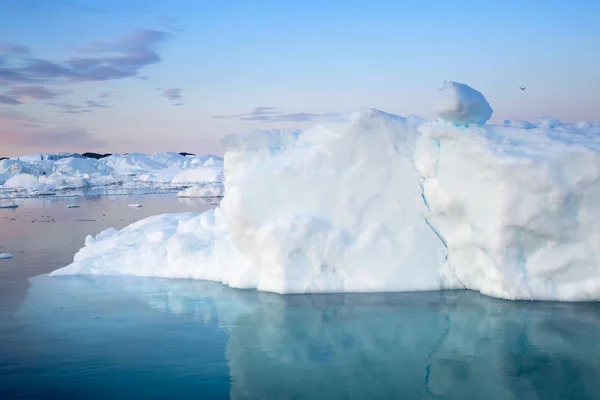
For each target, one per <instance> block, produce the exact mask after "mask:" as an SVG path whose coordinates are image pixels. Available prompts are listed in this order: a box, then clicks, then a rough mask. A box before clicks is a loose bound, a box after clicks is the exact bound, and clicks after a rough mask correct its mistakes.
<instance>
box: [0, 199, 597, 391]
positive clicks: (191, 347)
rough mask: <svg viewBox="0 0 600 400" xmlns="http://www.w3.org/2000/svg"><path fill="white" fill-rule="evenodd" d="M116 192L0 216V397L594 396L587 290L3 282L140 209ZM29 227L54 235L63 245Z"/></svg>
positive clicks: (592, 314)
mask: <svg viewBox="0 0 600 400" xmlns="http://www.w3.org/2000/svg"><path fill="white" fill-rule="evenodd" d="M116 201H117V204H114V202H110V201H109V200H97V201H96V202H95V203H94V204H90V203H86V202H85V201H84V202H83V203H82V204H81V205H82V207H81V208H79V209H76V212H78V213H85V212H86V211H85V210H86V209H87V210H88V211H87V212H88V213H89V212H90V211H89V210H90V209H91V210H94V212H93V214H94V215H96V217H94V218H82V217H81V216H82V215H84V214H81V215H79V214H70V213H69V212H68V211H65V209H64V204H58V205H56V204H54V203H52V204H50V205H46V206H44V207H45V208H44V211H39V212H38V214H43V216H44V218H47V219H48V220H52V219H54V220H55V222H43V224H45V225H39V226H38V225H36V224H37V222H36V223H32V222H30V220H33V219H35V218H33V217H32V218H30V215H31V213H35V212H36V211H35V210H37V208H36V207H37V206H36V203H31V204H29V206H27V205H23V207H22V208H21V211H18V212H16V213H12V214H8V215H10V216H14V220H13V221H12V225H10V226H11V227H12V229H11V230H10V232H6V231H5V232H4V236H3V235H2V234H1V233H2V232H0V242H1V243H0V245H3V246H8V247H12V248H16V247H19V246H20V247H19V249H18V250H19V251H14V254H15V259H13V260H9V261H7V262H6V263H3V264H0V291H1V292H2V293H0V295H1V296H0V398H1V399H10V398H26V399H187V398H198V399H211V398H233V399H384V398H394V399H486V400H492V399H599V398H600V379H598V378H599V377H600V340H599V339H598V338H599V337H600V305H599V304H596V303H588V304H567V303H535V302H507V301H501V300H496V299H491V298H488V297H485V296H482V295H479V294H477V293H473V292H468V291H454V292H430V293H396V294H335V295H289V296H280V295H275V294H269V293H261V292H256V291H244V290H235V289H230V288H227V287H224V286H222V285H220V284H217V283H212V282H202V281H188V280H169V279H156V278H139V277H94V276H80V277H49V276H47V275H40V276H37V277H35V278H32V279H30V280H29V281H28V284H27V285H26V286H18V285H17V284H16V283H15V282H17V275H18V274H17V272H20V273H25V275H23V276H30V275H31V271H35V272H38V273H39V272H40V271H42V270H43V268H44V266H45V268H46V269H47V271H46V272H49V271H50V270H52V269H54V268H55V267H56V266H57V264H62V263H64V260H63V258H66V257H67V255H68V257H72V254H70V255H69V254H68V253H69V252H71V251H72V250H71V249H70V247H76V246H79V244H78V241H79V240H81V241H83V237H84V236H85V233H86V232H87V231H89V230H90V229H96V228H98V227H99V226H98V225H102V224H108V223H110V224H113V223H116V222H118V223H122V224H125V223H127V219H128V218H131V219H135V218H136V215H143V214H141V213H140V214H135V213H134V211H132V210H131V209H129V208H128V207H126V205H127V202H132V201H131V200H127V199H121V200H116ZM175 201H176V200H173V199H163V200H161V199H153V200H152V199H150V198H146V199H141V200H140V199H139V200H136V201H135V202H140V203H142V202H143V203H144V204H146V207H147V208H148V209H147V210H146V211H145V212H150V211H151V210H150V208H151V207H154V208H153V211H159V210H160V209H161V207H162V208H170V209H177V210H178V211H186V210H190V209H189V208H190V207H192V208H193V207H200V206H198V205H193V204H187V205H186V204H183V203H177V204H178V205H177V206H176V205H175V204H174V203H173V202H175ZM103 202H105V203H106V204H105V205H103ZM118 202H120V203H122V204H121V205H118V204H119V203H118ZM151 204H154V205H153V206H151ZM161 204H162V206H161ZM28 207H29V208H28ZM53 207H54V208H53ZM94 207H95V208H94ZM106 207H109V208H106ZM103 209H104V210H108V212H103V211H102V210H103ZM138 211H139V210H138ZM19 212H20V213H21V214H19ZM23 213H30V214H23ZM102 214H107V215H105V216H104V218H107V219H108V218H109V217H110V216H111V215H112V218H113V219H114V220H113V221H104V222H103V220H102V218H100V216H102ZM19 216H20V217H19ZM12 218H13V217H11V218H7V219H5V221H10V220H11V219H12ZM19 218H21V219H22V222H19ZM92 219H95V221H93V222H92V221H91V220H92ZM49 224H54V225H53V229H50V228H47V227H46V226H47V225H48V226H49ZM90 224H92V225H90ZM4 226H8V225H4ZM44 229H48V231H45V230H44ZM1 230H2V225H0V231H1ZM36 232H37V233H36ZM40 232H44V234H46V235H50V234H51V232H55V233H56V232H57V233H56V235H59V234H61V235H66V236H64V237H63V240H65V243H66V242H68V245H67V244H66V245H65V247H66V249H65V248H61V247H57V246H56V245H51V244H52V243H54V241H53V240H54V239H50V238H42V237H41V236H39V235H41V233H40ZM11 235H12V236H11ZM15 235H21V236H17V237H15ZM36 235H38V237H36ZM19 238H21V241H19V240H20V239H19ZM25 238H27V239H28V240H24V239H25ZM75 238H77V239H75ZM71 242H73V243H71ZM40 243H42V244H43V245H42V244H40ZM7 244H8V245H7ZM6 250H10V249H8V248H7V249H6ZM30 258H31V260H30ZM19 263H20V264H19ZM30 263H33V264H30ZM15 271H17V272H15ZM19 276H21V275H19ZM21 277H22V276H21ZM10 279H12V281H11V280H10ZM13 281H14V282H13ZM16 287H18V288H19V289H18V290H16V289H13V288H16ZM12 292H14V293H17V294H16V295H11V293H12Z"/></svg>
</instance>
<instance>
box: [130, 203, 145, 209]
mask: <svg viewBox="0 0 600 400" xmlns="http://www.w3.org/2000/svg"><path fill="white" fill-rule="evenodd" d="M129 207H131V208H140V207H142V205H141V204H137V203H134V204H129Z"/></svg>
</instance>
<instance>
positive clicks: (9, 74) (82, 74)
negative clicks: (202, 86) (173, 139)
mask: <svg viewBox="0 0 600 400" xmlns="http://www.w3.org/2000/svg"><path fill="white" fill-rule="evenodd" d="M168 37H169V34H168V33H166V32H161V31H154V30H140V31H136V32H134V33H132V34H131V35H129V36H126V37H124V38H122V39H119V40H116V41H112V42H95V43H91V44H89V45H87V46H84V47H82V48H79V49H78V50H77V51H78V53H79V54H80V55H78V56H74V57H71V58H69V59H67V60H63V61H52V60H46V59H40V58H35V57H33V56H28V53H23V51H24V49H26V48H25V46H22V47H23V49H22V51H21V52H20V53H19V47H18V46H20V45H11V47H6V48H0V56H2V55H6V54H10V55H13V56H14V57H11V58H10V59H9V61H8V63H5V64H4V65H3V66H2V67H0V85H11V84H20V83H38V84H39V83H73V82H85V81H107V80H113V79H123V78H129V77H136V76H139V73H140V70H141V69H142V68H144V67H146V66H148V65H152V64H156V63H159V62H160V61H161V58H160V55H159V54H158V52H157V48H158V46H159V44H160V43H162V42H164V41H165V40H166V39H167V38H168ZM15 46H17V47H15ZM17 55H18V56H20V57H17Z"/></svg>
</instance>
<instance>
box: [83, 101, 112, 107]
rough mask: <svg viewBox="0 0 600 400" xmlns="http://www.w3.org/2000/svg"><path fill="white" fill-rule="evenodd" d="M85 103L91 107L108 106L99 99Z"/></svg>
mask: <svg viewBox="0 0 600 400" xmlns="http://www.w3.org/2000/svg"><path fill="white" fill-rule="evenodd" d="M85 105H86V106H87V107H89V108H107V107H108V106H107V105H106V104H104V103H99V102H97V101H93V100H88V101H86V102H85Z"/></svg>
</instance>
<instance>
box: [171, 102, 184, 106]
mask: <svg viewBox="0 0 600 400" xmlns="http://www.w3.org/2000/svg"><path fill="white" fill-rule="evenodd" d="M173 105H174V106H182V105H183V103H173Z"/></svg>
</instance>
